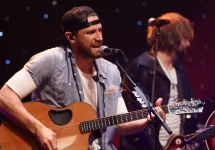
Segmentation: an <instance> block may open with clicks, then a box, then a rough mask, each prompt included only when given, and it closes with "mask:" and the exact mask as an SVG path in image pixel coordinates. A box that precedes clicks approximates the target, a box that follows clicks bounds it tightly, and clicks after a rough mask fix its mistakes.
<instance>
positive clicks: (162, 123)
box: [116, 59, 172, 134]
mask: <svg viewBox="0 0 215 150" xmlns="http://www.w3.org/2000/svg"><path fill="white" fill-rule="evenodd" d="M116 64H117V65H118V66H119V68H120V69H121V70H122V72H123V73H124V74H125V75H126V77H127V78H128V79H129V80H130V82H131V83H132V85H133V86H134V89H135V91H136V92H137V94H138V95H139V96H140V97H141V99H142V100H143V101H144V103H145V104H146V106H147V107H148V110H149V112H152V113H153V114H154V115H155V118H157V120H158V121H159V122H160V123H161V125H162V126H163V127H164V129H165V130H166V131H167V132H168V133H169V134H172V131H171V129H170V128H169V127H168V125H167V124H166V122H165V121H164V120H163V119H162V118H161V117H160V115H159V114H158V112H157V110H156V109H155V108H154V107H153V106H152V104H151V103H150V102H149V101H148V100H147V98H146V96H145V94H144V93H143V92H142V90H141V89H140V88H139V87H138V86H137V85H136V84H135V83H134V82H133V81H132V79H131V78H130V77H129V75H128V74H127V73H126V72H125V70H124V69H123V68H122V66H121V65H120V63H119V62H118V61H117V59H116Z"/></svg>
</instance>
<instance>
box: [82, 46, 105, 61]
mask: <svg viewBox="0 0 215 150" xmlns="http://www.w3.org/2000/svg"><path fill="white" fill-rule="evenodd" d="M79 54H80V55H82V56H84V57H87V58H93V59H97V58H101V57H102V55H101V53H100V51H92V50H90V49H85V48H80V49H79Z"/></svg>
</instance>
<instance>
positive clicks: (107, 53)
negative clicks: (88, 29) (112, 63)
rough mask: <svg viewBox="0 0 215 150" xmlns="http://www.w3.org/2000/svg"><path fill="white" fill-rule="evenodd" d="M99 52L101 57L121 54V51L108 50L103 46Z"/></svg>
mask: <svg viewBox="0 0 215 150" xmlns="http://www.w3.org/2000/svg"><path fill="white" fill-rule="evenodd" d="M100 52H101V54H102V55H104V56H107V55H116V54H118V53H121V52H122V50H121V49H117V48H109V47H107V46H105V45H103V46H102V47H101V48H100Z"/></svg>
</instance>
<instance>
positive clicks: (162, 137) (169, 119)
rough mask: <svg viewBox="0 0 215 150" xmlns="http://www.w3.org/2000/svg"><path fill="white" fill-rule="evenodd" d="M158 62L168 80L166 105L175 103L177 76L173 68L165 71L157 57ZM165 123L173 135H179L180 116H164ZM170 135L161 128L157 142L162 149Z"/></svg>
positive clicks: (176, 97)
mask: <svg viewBox="0 0 215 150" xmlns="http://www.w3.org/2000/svg"><path fill="white" fill-rule="evenodd" d="M157 59H158V62H159V63H160V65H161V68H162V69H163V71H164V72H165V74H166V76H167V77H168V79H169V80H170V97H169V103H168V105H170V104H172V103H175V102H176V100H177V99H178V89H177V84H178V80H177V74H176V70H175V68H172V69H166V68H165V66H164V65H163V63H162V62H161V60H160V59H159V57H157ZM166 123H167V125H168V126H169V127H170V129H171V130H172V132H173V134H180V126H181V119H180V116H178V115H175V114H166ZM170 136H171V135H169V134H168V133H167V131H166V130H165V129H164V128H163V126H161V129H160V131H159V141H160V143H161V145H162V146H163V147H164V146H165V145H166V143H167V141H168V139H169V138H170Z"/></svg>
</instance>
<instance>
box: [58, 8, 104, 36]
mask: <svg viewBox="0 0 215 150" xmlns="http://www.w3.org/2000/svg"><path fill="white" fill-rule="evenodd" d="M91 13H94V14H95V15H96V16H98V15H97V13H96V12H95V11H94V10H93V9H92V8H90V7H88V6H79V7H73V8H72V9H71V10H69V11H67V12H66V13H65V14H64V15H63V17H62V19H61V24H62V27H63V31H64V32H66V31H71V32H74V31H78V30H80V29H83V28H87V27H89V26H91V25H95V24H98V23H100V21H99V20H95V21H92V22H88V20H87V18H88V16H89V14H91Z"/></svg>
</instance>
